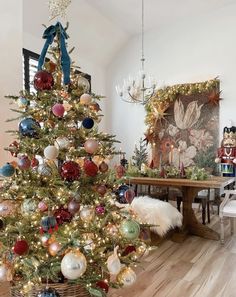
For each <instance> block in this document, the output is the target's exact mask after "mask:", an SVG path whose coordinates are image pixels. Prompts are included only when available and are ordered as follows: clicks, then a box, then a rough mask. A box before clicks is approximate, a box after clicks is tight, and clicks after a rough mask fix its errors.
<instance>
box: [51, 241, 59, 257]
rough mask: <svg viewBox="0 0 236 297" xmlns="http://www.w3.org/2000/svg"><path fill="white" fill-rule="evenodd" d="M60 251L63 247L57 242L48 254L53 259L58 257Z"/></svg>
mask: <svg viewBox="0 0 236 297" xmlns="http://www.w3.org/2000/svg"><path fill="white" fill-rule="evenodd" d="M60 250H61V245H60V243H59V242H57V241H55V242H53V243H51V244H50V245H49V247H48V252H49V254H50V255H51V256H53V257H54V256H56V255H57V253H58V252H59V251H60Z"/></svg>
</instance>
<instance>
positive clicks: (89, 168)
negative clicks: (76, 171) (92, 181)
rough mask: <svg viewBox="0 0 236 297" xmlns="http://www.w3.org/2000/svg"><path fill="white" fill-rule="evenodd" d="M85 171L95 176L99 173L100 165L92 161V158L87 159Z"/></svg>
mask: <svg viewBox="0 0 236 297" xmlns="http://www.w3.org/2000/svg"><path fill="white" fill-rule="evenodd" d="M84 172H85V173H86V174H87V175H88V176H91V177H93V176H95V175H97V173H98V167H97V165H96V164H95V163H94V162H93V161H91V160H85V161H84Z"/></svg>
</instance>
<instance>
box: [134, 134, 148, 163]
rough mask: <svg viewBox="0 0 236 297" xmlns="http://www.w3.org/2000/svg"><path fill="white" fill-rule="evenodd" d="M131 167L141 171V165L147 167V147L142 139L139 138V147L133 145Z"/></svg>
mask: <svg viewBox="0 0 236 297" xmlns="http://www.w3.org/2000/svg"><path fill="white" fill-rule="evenodd" d="M132 160H133V165H134V166H136V167H138V168H139V169H141V165H142V164H145V165H147V162H148V153H147V146H146V144H145V143H144V141H143V139H142V138H140V140H139V146H138V147H137V145H135V148H134V155H133V156H132Z"/></svg>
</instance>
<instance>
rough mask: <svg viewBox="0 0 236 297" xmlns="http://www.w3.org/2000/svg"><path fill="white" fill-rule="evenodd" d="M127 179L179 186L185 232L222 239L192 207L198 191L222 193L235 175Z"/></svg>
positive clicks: (152, 184)
mask: <svg viewBox="0 0 236 297" xmlns="http://www.w3.org/2000/svg"><path fill="white" fill-rule="evenodd" d="M127 179H128V181H129V183H131V184H135V185H151V186H159V187H161V186H165V187H176V188H179V189H180V190H181V191H182V193H183V232H184V233H186V234H187V233H188V234H193V235H197V236H200V237H204V238H208V239H213V240H219V239H220V236H219V234H218V233H217V232H215V231H214V230H212V229H211V228H209V227H207V226H206V225H202V224H201V223H199V222H198V220H197V218H196V216H195V214H194V211H193V208H192V203H193V200H194V198H195V197H196V196H197V193H198V192H199V191H201V190H203V189H209V188H210V189H220V193H221V194H222V193H223V191H224V188H225V187H226V186H227V185H229V184H232V183H233V182H234V181H235V178H234V177H222V176H213V177H210V178H208V179H207V180H190V179H178V178H149V177H129V178H127Z"/></svg>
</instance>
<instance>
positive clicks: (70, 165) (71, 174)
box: [61, 161, 80, 181]
mask: <svg viewBox="0 0 236 297" xmlns="http://www.w3.org/2000/svg"><path fill="white" fill-rule="evenodd" d="M61 177H62V178H64V179H65V180H67V181H74V180H78V179H79V177H80V166H79V164H78V163H76V162H74V161H66V162H65V163H63V165H62V167H61Z"/></svg>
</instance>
